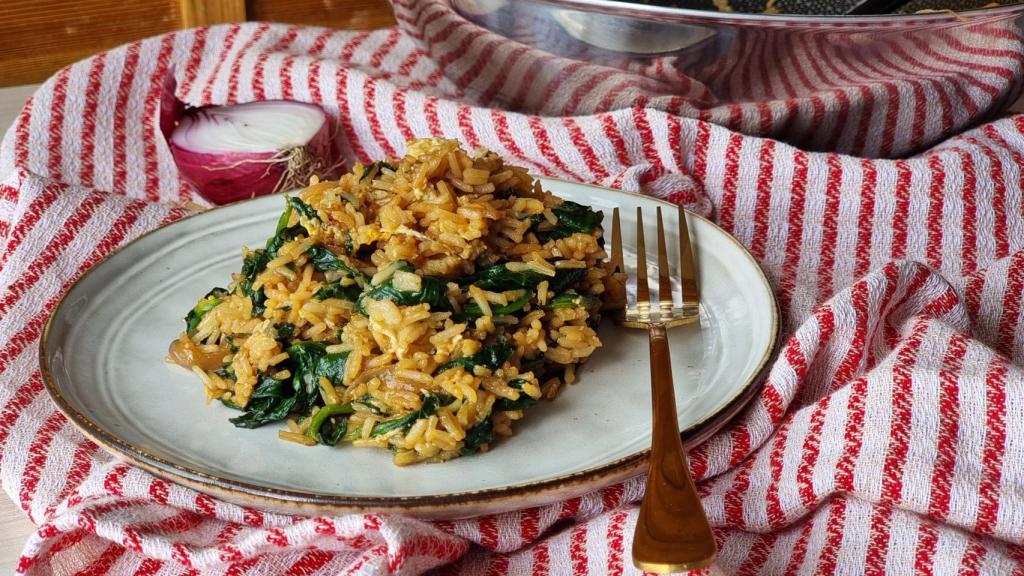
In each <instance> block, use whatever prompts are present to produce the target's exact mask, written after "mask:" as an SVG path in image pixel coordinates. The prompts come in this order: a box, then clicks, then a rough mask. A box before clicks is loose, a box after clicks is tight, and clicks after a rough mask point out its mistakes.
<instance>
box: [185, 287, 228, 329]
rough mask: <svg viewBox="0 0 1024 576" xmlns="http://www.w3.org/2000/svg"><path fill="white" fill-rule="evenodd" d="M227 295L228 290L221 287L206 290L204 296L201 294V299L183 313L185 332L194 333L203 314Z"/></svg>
mask: <svg viewBox="0 0 1024 576" xmlns="http://www.w3.org/2000/svg"><path fill="white" fill-rule="evenodd" d="M227 295H228V291H227V290H225V289H223V288H214V289H213V290H210V291H209V292H207V293H206V296H203V298H202V300H200V301H199V302H198V303H197V304H196V305H195V307H193V308H192V309H191V310H189V312H188V314H186V315H185V333H186V334H188V335H189V336H192V335H193V334H195V333H196V329H197V328H198V327H199V322H200V321H201V320H202V319H203V316H206V314H207V313H208V312H209V311H210V310H213V309H214V308H216V307H217V306H218V305H219V304H220V303H221V302H223V301H224V298H225V297H227Z"/></svg>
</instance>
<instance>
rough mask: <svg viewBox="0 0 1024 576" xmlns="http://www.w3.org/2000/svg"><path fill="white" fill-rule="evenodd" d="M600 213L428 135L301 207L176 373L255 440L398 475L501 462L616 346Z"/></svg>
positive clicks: (247, 252)
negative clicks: (605, 316) (491, 456)
mask: <svg viewBox="0 0 1024 576" xmlns="http://www.w3.org/2000/svg"><path fill="white" fill-rule="evenodd" d="M601 219H602V213H601V212H596V211H594V210H593V209H591V208H590V207H587V206H583V205H580V204H576V203H573V202H568V201H563V200H561V199H559V198H557V197H556V196H554V195H552V194H549V193H547V192H546V191H544V190H543V189H542V188H541V185H540V183H539V182H538V181H537V180H535V179H534V178H533V177H531V176H530V175H529V174H528V173H527V171H526V170H525V169H523V168H520V167H517V166H511V165H507V164H505V162H504V161H503V160H502V159H501V158H500V157H499V156H498V155H496V154H495V153H493V152H490V151H487V150H483V149H478V150H476V151H474V152H472V153H469V152H467V151H464V150H462V149H461V148H460V147H459V144H458V143H457V142H456V141H452V140H441V139H421V140H413V141H411V142H409V144H408V153H407V155H406V156H405V157H404V158H402V159H401V160H398V161H391V160H389V161H383V162H375V163H373V164H371V165H369V166H363V165H356V166H355V167H354V169H353V170H352V172H351V173H349V174H346V175H344V176H343V177H342V178H341V179H340V180H338V181H330V182H314V183H313V184H311V185H310V186H309V187H308V188H306V189H304V190H302V191H301V192H299V193H298V194H297V195H296V196H292V197H286V208H285V210H284V212H283V214H282V215H281V218H280V220H279V222H278V225H277V229H276V230H275V231H274V235H273V236H272V237H271V238H270V239H269V240H268V241H267V244H266V246H265V247H263V248H258V249H248V248H246V249H244V250H243V264H242V267H241V270H240V271H239V272H238V273H235V274H233V276H232V280H231V283H230V284H229V285H228V287H227V288H225V289H221V288H215V289H213V290H211V291H210V292H209V293H208V294H207V295H206V296H205V297H204V298H202V299H201V300H200V301H199V302H198V303H197V305H196V306H195V307H194V308H193V309H192V310H191V311H190V312H189V313H188V315H187V316H186V318H185V322H186V330H185V332H183V333H182V334H181V335H180V337H179V338H178V339H176V340H174V341H173V342H172V343H171V348H170V354H169V356H168V361H170V362H174V363H177V364H180V365H182V366H185V367H186V368H188V369H190V370H192V371H193V372H195V374H196V375H197V376H198V377H199V378H200V379H201V380H202V382H203V385H204V387H205V389H206V396H207V398H208V400H219V401H220V402H222V403H223V404H224V405H226V406H228V407H231V408H234V409H236V410H239V411H240V412H239V413H238V414H237V415H236V416H235V417H233V418H231V422H232V423H233V424H234V425H235V426H238V427H241V428H255V427H258V426H263V425H266V424H271V423H278V424H277V425H281V423H283V426H282V428H281V430H280V431H279V436H280V437H281V438H282V439H285V440H289V441H293V442H297V443H299V444H305V445H309V446H313V445H316V444H326V445H335V444H338V443H340V442H347V443H350V444H351V445H352V446H357V447H372V448H386V449H389V450H391V451H392V452H393V453H394V463H395V464H398V465H406V464H412V463H415V462H422V461H435V462H436V461H444V460H448V459H451V458H455V457H458V456H461V455H466V454H472V453H474V452H478V451H486V450H488V449H489V448H490V446H491V445H492V443H493V442H494V438H495V437H496V436H509V435H511V433H512V423H513V422H514V421H516V420H520V419H522V418H523V416H524V413H525V412H526V411H527V410H528V409H529V408H530V407H531V406H533V405H535V404H536V403H537V402H538V401H539V400H541V399H542V398H548V399H553V398H554V397H555V396H556V395H557V393H558V390H559V387H560V386H562V385H563V384H566V383H572V382H573V380H574V379H575V374H576V367H577V366H578V365H579V364H580V363H581V362H584V361H585V360H586V359H587V358H588V357H590V355H591V354H592V353H593V352H594V350H595V349H596V348H598V347H600V346H601V341H600V340H599V338H598V336H597V333H596V332H595V327H596V324H597V321H598V319H599V318H598V314H599V311H600V307H601V298H602V295H603V293H604V291H605V278H606V275H607V269H606V264H605V259H606V254H605V251H604V249H603V246H602V244H603V241H602V229H601Z"/></svg>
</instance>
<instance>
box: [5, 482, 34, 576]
mask: <svg viewBox="0 0 1024 576" xmlns="http://www.w3.org/2000/svg"><path fill="white" fill-rule="evenodd" d="M35 531H36V527H35V526H33V525H32V523H31V522H29V521H28V518H26V517H25V513H24V512H22V511H21V509H20V508H18V507H17V506H16V505H15V504H14V502H11V501H10V500H8V499H7V495H6V494H4V493H3V492H0V574H14V570H15V568H17V567H18V558H20V557H21V550H22V549H23V548H24V547H25V542H26V541H27V540H28V537H29V536H31V535H32V533H33V532H35Z"/></svg>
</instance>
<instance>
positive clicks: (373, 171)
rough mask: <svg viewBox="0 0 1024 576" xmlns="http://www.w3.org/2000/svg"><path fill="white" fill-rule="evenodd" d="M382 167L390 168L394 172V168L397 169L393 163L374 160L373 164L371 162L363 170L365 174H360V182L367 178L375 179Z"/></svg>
mask: <svg viewBox="0 0 1024 576" xmlns="http://www.w3.org/2000/svg"><path fill="white" fill-rule="evenodd" d="M381 168H388V169H389V170H391V171H392V172H394V170H395V167H394V166H392V165H391V164H388V163H387V162H383V161H380V162H374V163H373V164H370V165H369V166H367V167H366V169H365V170H363V174H362V175H361V176H359V182H366V181H367V180H373V179H374V178H376V177H377V175H378V174H380V169H381Z"/></svg>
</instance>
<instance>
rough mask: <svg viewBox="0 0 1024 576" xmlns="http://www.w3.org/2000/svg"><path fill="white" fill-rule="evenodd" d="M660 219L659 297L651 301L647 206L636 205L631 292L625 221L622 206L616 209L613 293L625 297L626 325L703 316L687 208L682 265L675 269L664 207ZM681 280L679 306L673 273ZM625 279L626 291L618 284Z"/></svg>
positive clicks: (682, 215) (678, 321)
mask: <svg viewBox="0 0 1024 576" xmlns="http://www.w3.org/2000/svg"><path fill="white" fill-rule="evenodd" d="M657 222H658V228H657V230H658V237H657V243H658V260H657V262H658V264H657V266H658V301H657V302H652V301H651V290H650V285H649V282H650V279H649V276H648V270H647V244H646V239H645V237H644V222H643V210H642V209H641V208H640V207H637V209H636V252H637V259H636V290H635V293H633V294H631V293H630V291H629V290H627V289H625V282H624V280H625V274H626V270H627V269H626V266H625V260H624V257H623V248H622V225H621V222H620V220H619V209H618V208H616V209H615V210H614V211H613V212H612V254H611V265H612V280H613V282H612V284H613V285H616V286H615V287H614V288H612V287H610V293H611V295H612V296H613V299H614V300H615V301H619V299H620V297H621V302H622V308H621V309H622V311H623V315H622V316H621V321H622V322H623V323H624V324H626V325H632V326H635V327H647V326H649V325H651V324H665V325H668V326H676V325H680V324H686V323H689V322H693V321H696V320H697V319H699V317H700V312H699V310H700V293H699V291H698V288H697V274H696V267H695V265H694V259H693V252H692V247H691V244H690V233H689V229H688V227H687V225H686V212H685V211H684V210H683V209H682V207H680V208H679V260H678V269H675V270H674V269H673V267H672V266H671V265H670V262H669V257H668V248H667V242H666V240H665V224H664V220H663V218H662V213H661V207H660V206H659V207H658V209H657ZM673 276H675V278H676V279H677V280H678V282H679V285H680V287H681V290H680V292H681V294H680V301H681V303H682V304H681V305H680V306H677V305H676V303H675V299H674V298H673V290H672V277H673ZM620 281H621V282H622V284H623V286H622V287H621V290H622V294H618V293H617V292H616V290H618V289H620V288H619V287H618V286H617V284H618V283H619V282H620Z"/></svg>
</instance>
